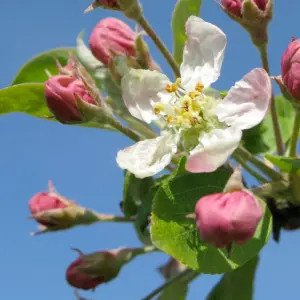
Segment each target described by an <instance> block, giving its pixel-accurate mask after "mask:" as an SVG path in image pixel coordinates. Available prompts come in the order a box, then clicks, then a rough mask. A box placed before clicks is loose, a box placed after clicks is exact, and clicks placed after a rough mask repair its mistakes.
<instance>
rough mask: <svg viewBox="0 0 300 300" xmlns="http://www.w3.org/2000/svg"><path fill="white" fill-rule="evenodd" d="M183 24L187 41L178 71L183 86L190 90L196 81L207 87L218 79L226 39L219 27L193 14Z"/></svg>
mask: <svg viewBox="0 0 300 300" xmlns="http://www.w3.org/2000/svg"><path fill="white" fill-rule="evenodd" d="M185 26H186V35H187V42H186V45H185V47H184V51H183V61H182V64H181V67H180V72H181V80H182V81H181V82H182V85H183V87H184V88H186V89H187V90H188V91H190V90H192V89H193V88H194V87H195V85H196V83H197V82H200V83H202V84H203V85H204V87H208V86H210V85H211V84H212V83H213V82H215V81H216V80H217V79H218V77H219V76H220V72H221V67H222V62H223V58H224V52H225V48H226V43H227V39H226V35H225V33H224V32H223V31H222V30H221V29H220V28H218V27H217V26H215V25H213V24H210V23H207V22H205V21H204V20H202V19H200V18H198V17H195V16H191V17H190V18H189V19H188V21H187V22H186V25H185Z"/></svg>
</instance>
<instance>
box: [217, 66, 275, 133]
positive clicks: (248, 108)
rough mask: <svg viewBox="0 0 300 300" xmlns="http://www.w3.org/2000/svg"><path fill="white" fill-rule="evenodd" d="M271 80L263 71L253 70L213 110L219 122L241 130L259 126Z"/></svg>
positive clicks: (265, 109) (268, 96)
mask: <svg viewBox="0 0 300 300" xmlns="http://www.w3.org/2000/svg"><path fill="white" fill-rule="evenodd" d="M271 95H272V85H271V79H270V77H269V75H268V73H267V72H266V71H265V70H264V69H254V70H252V71H251V72H250V73H248V74H247V75H246V76H245V77H244V78H243V79H242V80H241V81H239V82H237V83H236V84H235V85H234V87H232V88H231V89H230V91H229V92H228V94H227V96H226V97H225V98H224V99H223V100H222V101H221V102H220V104H218V105H217V106H216V108H215V113H216V115H217V116H218V118H219V120H220V121H221V122H225V123H226V124H227V125H229V126H234V127H237V128H239V129H241V130H243V129H248V128H251V127H253V126H255V125H257V124H259V123H260V122H261V121H262V120H263V118H264V117H265V115H266V113H267V112H268V109H269V105H270V100H271Z"/></svg>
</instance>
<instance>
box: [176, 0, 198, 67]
mask: <svg viewBox="0 0 300 300" xmlns="http://www.w3.org/2000/svg"><path fill="white" fill-rule="evenodd" d="M201 4H202V0H178V1H177V3H176V5H175V8H174V11H173V17H172V29H173V52H174V57H175V60H176V61H177V63H178V64H181V61H182V53H183V47H184V44H185V41H186V35H185V23H186V21H187V19H188V18H189V17H190V16H191V15H195V16H198V15H199V13H200V7H201Z"/></svg>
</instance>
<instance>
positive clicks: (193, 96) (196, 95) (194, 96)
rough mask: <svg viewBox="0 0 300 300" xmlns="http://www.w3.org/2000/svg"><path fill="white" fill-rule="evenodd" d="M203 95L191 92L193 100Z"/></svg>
mask: <svg viewBox="0 0 300 300" xmlns="http://www.w3.org/2000/svg"><path fill="white" fill-rule="evenodd" d="M200 95H201V94H200V93H199V92H195V91H193V92H189V96H190V97H191V98H192V99H195V98H197V97H199V96H200Z"/></svg>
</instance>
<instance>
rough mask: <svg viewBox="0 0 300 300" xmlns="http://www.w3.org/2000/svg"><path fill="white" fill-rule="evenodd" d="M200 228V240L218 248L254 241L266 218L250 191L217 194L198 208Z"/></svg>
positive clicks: (198, 204)
mask: <svg viewBox="0 0 300 300" xmlns="http://www.w3.org/2000/svg"><path fill="white" fill-rule="evenodd" d="M195 213H196V225H197V228H198V231H199V233H200V238H201V239H202V240H203V241H204V242H206V243H209V244H213V245H215V246H216V247H218V248H223V247H227V246H229V245H230V244H231V243H233V242H235V243H237V244H239V245H243V244H244V243H246V242H247V241H248V240H249V239H251V238H252V237H253V235H254V233H255V230H256V227H257V225H258V223H259V221H260V220H261V218H262V215H263V209H262V207H261V205H260V204H259V202H258V201H257V200H256V199H255V198H254V197H253V196H252V195H251V194H250V193H248V192H246V191H243V190H242V191H235V192H231V193H217V194H212V195H207V196H204V197H202V198H201V199H200V200H199V201H198V202H197V204H196V208H195Z"/></svg>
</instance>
